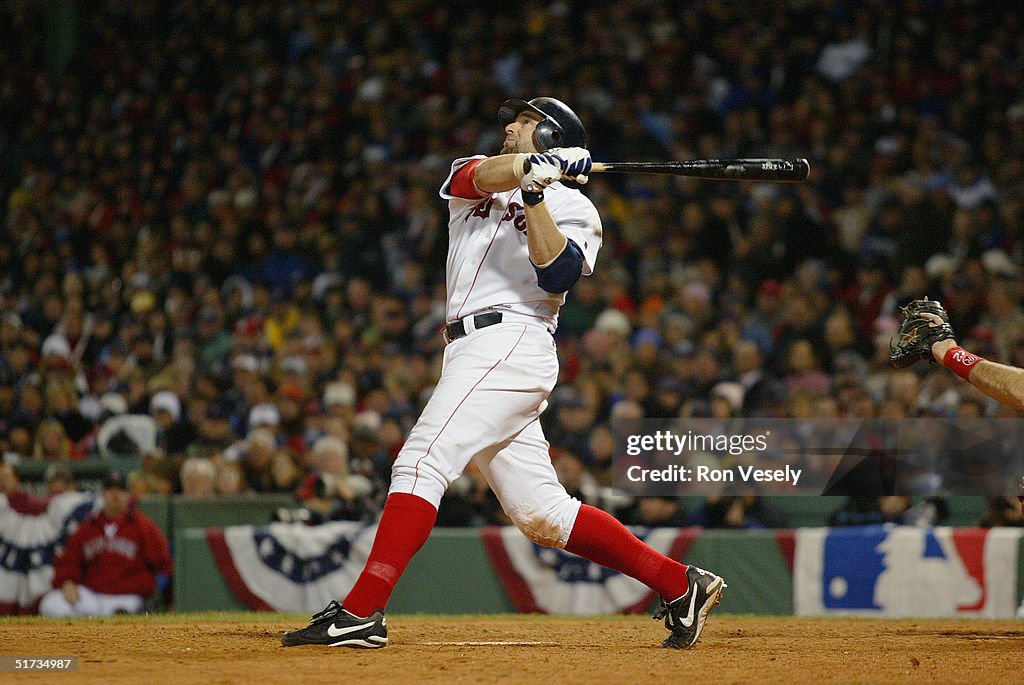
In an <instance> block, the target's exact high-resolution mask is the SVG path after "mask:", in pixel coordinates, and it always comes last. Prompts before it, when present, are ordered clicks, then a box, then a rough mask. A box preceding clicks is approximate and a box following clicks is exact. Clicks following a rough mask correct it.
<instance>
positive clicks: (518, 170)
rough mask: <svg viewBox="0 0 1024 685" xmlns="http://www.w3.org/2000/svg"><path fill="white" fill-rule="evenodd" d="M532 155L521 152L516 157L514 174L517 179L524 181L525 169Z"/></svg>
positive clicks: (513, 164) (513, 161)
mask: <svg viewBox="0 0 1024 685" xmlns="http://www.w3.org/2000/svg"><path fill="white" fill-rule="evenodd" d="M529 157H530V155H529V154H527V153H525V152H520V153H519V154H517V155H516V158H515V159H513V160H512V173H514V174H515V175H516V178H518V179H520V180H521V179H522V178H523V176H524V175H525V174H526V171H524V170H523V167H525V166H526V160H527V159H529Z"/></svg>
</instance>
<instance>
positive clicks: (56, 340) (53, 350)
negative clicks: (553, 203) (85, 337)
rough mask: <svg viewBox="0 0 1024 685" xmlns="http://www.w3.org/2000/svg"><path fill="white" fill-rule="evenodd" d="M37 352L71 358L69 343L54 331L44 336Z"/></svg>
mask: <svg viewBox="0 0 1024 685" xmlns="http://www.w3.org/2000/svg"><path fill="white" fill-rule="evenodd" d="M39 354H41V355H42V356H43V357H51V356H52V357H61V358H63V359H70V358H71V343H69V342H68V339H67V338H65V337H64V336H63V335H61V334H60V333H54V334H52V335H49V336H47V337H46V340H44V341H43V345H42V347H40V348H39Z"/></svg>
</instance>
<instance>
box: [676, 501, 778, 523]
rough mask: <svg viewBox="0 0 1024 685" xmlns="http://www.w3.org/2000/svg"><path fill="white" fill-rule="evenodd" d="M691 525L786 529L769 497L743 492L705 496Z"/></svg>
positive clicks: (693, 516)
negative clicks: (741, 493) (734, 495)
mask: <svg viewBox="0 0 1024 685" xmlns="http://www.w3.org/2000/svg"><path fill="white" fill-rule="evenodd" d="M690 525H691V526H703V527H704V528H785V527H786V521H785V518H784V516H783V515H782V513H781V512H780V511H779V510H778V509H777V508H776V507H775V506H774V505H773V504H772V503H771V500H770V499H766V498H764V497H755V496H752V495H744V496H739V497H730V496H719V495H715V496H712V497H708V498H707V499H706V500H704V502H702V503H701V505H700V506H699V507H697V509H696V510H695V511H694V512H693V515H692V516H691V517H690Z"/></svg>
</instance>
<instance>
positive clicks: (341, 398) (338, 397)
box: [323, 381, 356, 407]
mask: <svg viewBox="0 0 1024 685" xmlns="http://www.w3.org/2000/svg"><path fill="white" fill-rule="evenodd" d="M323 401H324V406H326V407H332V406H336V405H341V406H345V407H351V406H352V405H354V404H355V403H356V391H355V389H354V388H353V387H352V386H351V385H349V384H348V383H343V382H340V381H338V382H334V383H328V384H327V387H326V388H324V397H323Z"/></svg>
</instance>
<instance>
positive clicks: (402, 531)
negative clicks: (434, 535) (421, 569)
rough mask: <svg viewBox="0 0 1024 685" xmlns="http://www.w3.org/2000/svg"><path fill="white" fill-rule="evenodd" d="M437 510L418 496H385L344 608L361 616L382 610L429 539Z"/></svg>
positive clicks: (398, 494) (401, 494)
mask: <svg viewBox="0 0 1024 685" xmlns="http://www.w3.org/2000/svg"><path fill="white" fill-rule="evenodd" d="M436 520H437V509H435V508H434V506H433V505H432V504H431V503H430V502H428V501H427V500H425V499H423V498H422V497H417V496H416V495H408V494H405V493H402V492H396V493H394V494H392V495H388V499H387V501H386V502H385V503H384V513H383V514H381V517H380V523H379V524H378V526H377V535H376V536H375V537H374V539H373V547H372V548H370V557H369V559H367V560H366V566H365V568H363V572H362V573H360V574H359V579H358V580H356V584H355V585H353V586H352V590H351V591H350V592H349V593H348V597H346V598H345V601H344V602H343V604H344V606H345V609H347V610H348V611H350V612H352V613H353V614H355V615H356V616H359V617H365V616H369V615H370V614H372V613H373V612H374V611H376V610H377V609H380V610H382V611H383V610H384V607H385V606H386V605H387V603H388V598H389V597H391V593H392V592H393V591H394V589H395V583H397V582H398V579H399V578H400V577H401V575H402V572H403V571H405V567H406V566H407V565H408V564H409V560H410V559H412V558H413V555H415V554H416V552H418V551H420V547H422V546H423V543H424V542H426V541H427V538H428V537H430V531H431V529H432V528H433V527H434V521H436Z"/></svg>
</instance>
